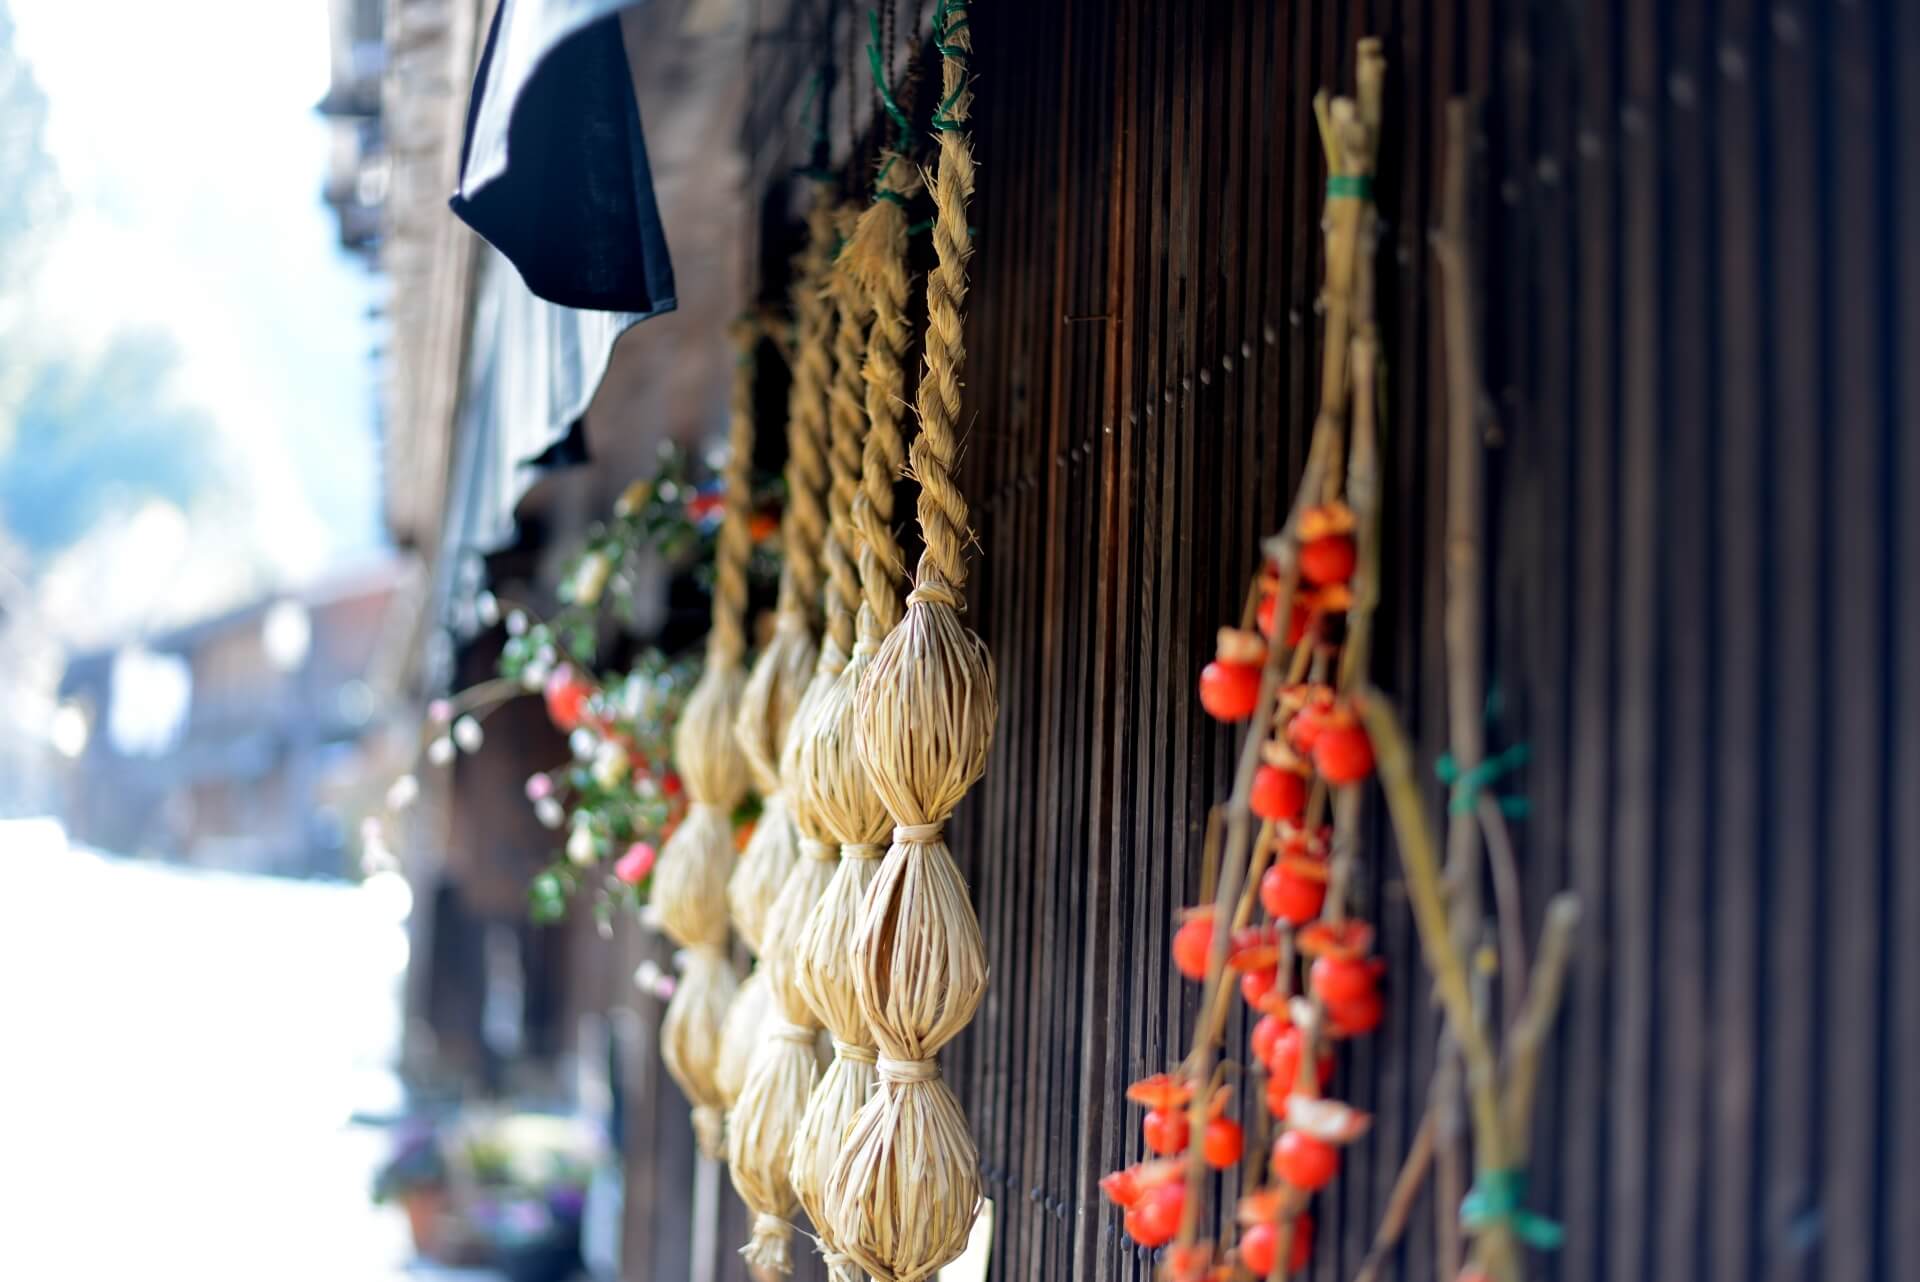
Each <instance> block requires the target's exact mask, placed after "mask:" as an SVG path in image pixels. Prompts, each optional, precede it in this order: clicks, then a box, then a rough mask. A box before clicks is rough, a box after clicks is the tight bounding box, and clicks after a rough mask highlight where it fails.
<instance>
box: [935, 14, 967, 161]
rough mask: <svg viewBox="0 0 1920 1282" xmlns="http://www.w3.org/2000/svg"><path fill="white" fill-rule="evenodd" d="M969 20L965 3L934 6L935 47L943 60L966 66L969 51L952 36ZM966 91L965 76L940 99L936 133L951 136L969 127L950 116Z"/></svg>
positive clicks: (936, 115)
mask: <svg viewBox="0 0 1920 1282" xmlns="http://www.w3.org/2000/svg"><path fill="white" fill-rule="evenodd" d="M956 10H957V11H959V14H960V17H959V19H958V20H955V19H954V16H953V15H954V13H955V11H956ZM967 21H968V19H967V16H966V5H965V4H964V3H963V0H939V3H938V4H936V5H935V6H934V7H933V47H934V48H935V49H936V50H938V51H939V53H940V56H941V57H942V58H953V59H956V60H958V61H959V62H960V64H961V65H962V67H964V66H965V65H966V63H967V51H966V50H965V49H962V48H960V47H959V46H958V45H955V44H953V43H951V40H952V36H953V33H954V32H956V31H959V30H960V29H961V28H963V27H965V26H966V25H967ZM966 92H967V83H966V77H964V76H962V77H961V80H960V87H959V88H957V89H955V90H954V91H953V92H952V93H950V94H948V95H947V96H946V97H945V98H944V99H942V100H941V102H940V105H939V106H938V107H936V108H934V111H933V128H934V132H936V133H952V132H954V131H956V130H959V129H964V128H966V125H965V123H964V122H962V121H958V120H955V119H954V118H953V117H951V116H949V115H948V114H947V113H948V112H950V111H952V110H953V108H954V106H955V105H956V104H958V103H959V101H960V99H961V97H962V96H964V95H965V94H966Z"/></svg>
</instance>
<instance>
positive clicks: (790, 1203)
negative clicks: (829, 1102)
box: [727, 204, 857, 1273]
mask: <svg viewBox="0 0 1920 1282" xmlns="http://www.w3.org/2000/svg"><path fill="white" fill-rule="evenodd" d="M808 223H809V230H810V242H811V243H810V248H813V247H814V246H818V247H819V249H820V256H819V257H818V258H817V259H815V260H814V261H813V264H812V265H813V266H815V267H816V268H818V272H817V274H816V275H815V276H814V277H813V278H812V280H811V281H810V282H809V283H808V285H807V286H806V290H807V294H810V295H811V297H810V298H809V297H807V296H806V295H803V296H802V301H803V302H804V303H806V304H807V305H808V306H810V307H815V308H819V309H820V310H821V311H822V312H825V313H826V314H827V320H826V322H825V323H824V324H820V325H818V326H817V327H816V329H815V330H814V332H813V333H812V334H811V335H810V336H809V339H808V341H806V343H805V348H806V350H804V351H803V352H802V354H801V356H800V357H799V358H798V360H799V368H798V369H797V370H796V375H795V380H796V383H797V382H799V381H800V375H801V372H802V371H805V372H806V382H807V384H808V389H809V391H810V392H811V393H812V394H813V395H814V397H815V398H816V399H815V400H814V401H813V403H812V404H810V405H809V406H807V407H805V410H806V413H805V414H804V415H802V414H801V413H799V412H798V407H797V409H796V413H795V415H794V418H793V422H794V424H795V428H796V431H795V433H794V438H795V452H796V453H798V452H800V450H802V449H804V450H805V451H806V452H807V453H808V455H809V457H810V460H811V462H810V464H809V465H808V466H809V467H810V468H818V467H823V466H824V460H825V459H826V457H827V451H826V450H825V449H823V446H824V444H825V442H824V441H823V439H822V437H821V435H820V433H819V429H820V428H821V427H822V426H823V425H824V423H825V422H826V421H827V418H828V417H829V416H830V415H831V414H832V413H833V410H832V409H830V408H829V407H830V406H833V405H836V404H837V402H836V401H835V400H834V399H833V384H834V371H833V362H832V361H831V360H830V359H829V357H828V352H829V350H831V346H832V344H831V331H832V329H833V324H832V321H833V319H834V317H833V313H832V311H831V309H828V308H827V307H826V300H825V298H824V294H825V292H826V284H827V277H826V272H827V269H828V262H827V254H826V248H827V246H828V245H829V244H830V243H831V242H830V238H831V237H832V236H833V231H834V229H833V222H832V215H831V214H830V213H829V211H828V210H827V209H826V208H825V206H824V204H816V206H815V207H814V209H813V211H812V212H811V213H810V215H809V217H808ZM815 319H816V320H817V319H818V316H817V315H816V317H815ZM802 425H806V426H808V427H809V428H810V429H811V430H810V432H809V433H808V436H809V439H808V440H807V442H806V444H805V446H801V445H800V444H799V441H800V438H801V433H800V432H799V430H798V429H799V428H800V427H801V426H802ZM839 492H841V491H840V490H839V489H838V488H836V489H835V490H834V491H832V492H830V496H829V497H830V498H831V497H833V495H834V494H837V493H839ZM816 494H817V487H816ZM814 507H815V509H816V511H817V509H818V499H817V497H816V498H815V500H814ZM802 524H804V522H803V523H802ZM820 528H821V529H822V532H823V534H824V542H823V543H822V545H821V561H823V562H825V563H826V564H827V566H828V567H829V570H830V573H831V578H829V579H828V580H827V582H826V589H827V591H826V605H827V628H826V634H825V636H824V637H823V638H822V642H821V645H820V649H819V652H818V657H817V659H816V660H815V663H814V668H813V675H812V677H811V678H810V679H809V680H808V682H807V685H806V689H805V692H804V693H802V694H801V696H800V699H799V703H798V705H797V706H796V707H795V709H794V712H793V716H792V719H791V721H790V722H789V723H788V725H787V733H786V742H785V744H784V746H783V749H782V752H781V756H780V776H779V777H780V786H781V789H782V791H783V792H784V793H785V794H786V798H787V809H788V813H789V814H790V815H791V816H792V819H793V823H794V826H795V828H796V829H797V830H798V832H799V835H800V858H799V860H798V861H797V862H796V863H795V864H794V865H793V867H792V869H791V871H789V872H788V874H787V877H786V880H785V881H784V882H783V883H782V884H781V887H780V892H779V894H778V895H777V896H776V897H775V899H774V901H773V904H772V906H771V907H770V908H769V909H768V911H767V913H766V918H765V922H764V925H763V926H762V930H761V940H760V963H761V965H762V967H764V968H765V969H766V971H767V983H768V987H769V988H770V989H771V990H772V995H773V1002H772V1005H773V1011H772V1015H773V1018H772V1021H771V1022H770V1024H769V1025H768V1028H767V1031H766V1032H765V1033H764V1034H763V1037H762V1040H761V1041H760V1044H759V1045H758V1046H756V1047H755V1048H754V1050H753V1052H752V1057H751V1058H750V1059H749V1061H748V1064H747V1076H746V1081H745V1082H744V1083H743V1084H742V1086H741V1088H740V1096H739V1098H738V1099H737V1100H735V1101H734V1105H733V1111H732V1113H731V1114H730V1118H731V1125H730V1126H729V1128H728V1135H727V1161H728V1164H729V1166H730V1167H731V1168H732V1171H733V1186H734V1188H735V1189H736V1190H738V1191H739V1193H740V1197H741V1199H742V1200H743V1201H745V1202H746V1204H747V1205H748V1206H749V1207H750V1208H752V1210H753V1211H754V1221H753V1233H752V1237H751V1239H750V1240H749V1241H748V1243H747V1244H746V1245H745V1246H744V1247H742V1248H741V1250H740V1253H741V1255H743V1256H744V1257H746V1260H747V1263H748V1264H749V1265H750V1266H751V1267H753V1268H755V1269H761V1270H765V1271H768V1272H773V1273H788V1272H791V1271H792V1269H793V1256H792V1247H791V1238H792V1233H793V1229H792V1226H791V1225H790V1224H789V1223H788V1222H787V1218H788V1217H789V1216H791V1215H792V1214H793V1212H794V1210H795V1209H796V1207H797V1206H798V1200H797V1198H796V1196H795V1193H794V1189H793V1182H792V1179H791V1178H790V1176H789V1166H790V1164H791V1159H792V1153H793V1137H794V1133H795V1132H796V1131H797V1130H798V1129H799V1125H800V1119H801V1117H802V1116H803V1115H804V1114H805V1112H806V1108H807V1098H808V1096H809V1095H811V1094H812V1092H813V1088H814V1085H815V1083H817V1082H818V1081H819V1079H820V1061H819V1059H818V1057H817V1056H816V1054H815V1049H814V1040H813V1039H814V1035H815V1032H816V1030H818V1028H819V1027H820V1025H819V1021H818V1020H817V1019H815V1017H814V1015H813V1012H812V1010H811V1009H810V1008H809V1007H808V1006H807V1003H806V1001H805V999H804V998H802V997H801V995H800V993H799V991H798V989H797V988H796V987H795V985H794V983H793V980H792V971H791V967H790V966H789V965H788V964H787V955H788V953H789V952H790V951H791V949H792V945H793V939H794V936H795V935H796V934H797V933H798V931H799V928H800V926H801V924H802V923H803V922H804V921H805V920H806V916H807V913H808V911H809V910H811V908H812V907H813V904H814V902H815V901H816V900H818V899H819V897H820V895H821V894H822V893H823V892H824V891H825V890H826V888H827V885H828V883H829V882H831V881H832V879H833V869H834V863H835V862H836V861H837V859H838V857H839V856H838V850H837V849H836V847H835V846H834V845H833V844H831V843H829V842H827V841H826V840H824V839H823V837H822V835H821V831H820V826H819V823H818V820H817V819H816V818H815V816H814V815H813V814H812V812H811V811H809V810H808V809H807V808H806V807H805V806H804V805H803V804H802V802H801V798H800V797H799V795H798V794H797V792H796V790H795V787H794V783H795V776H794V770H795V746H796V745H797V744H799V743H801V742H803V741H804V740H805V738H806V735H807V726H808V725H809V723H810V721H811V718H812V712H813V708H814V707H815V705H817V704H818V703H819V701H820V697H821V693H822V691H823V690H824V689H825V687H826V686H827V685H830V684H831V683H832V681H833V679H834V677H836V676H837V675H838V674H839V672H840V669H841V668H842V667H844V666H845V665H846V647H845V646H844V645H843V644H842V641H841V640H840V637H841V635H842V634H845V635H846V636H847V637H848V639H849V640H850V637H851V631H852V629H851V627H850V626H848V624H847V623H844V622H839V621H837V620H836V615H844V614H846V613H847V612H848V611H849V610H850V609H851V605H850V604H849V603H848V602H849V596H848V589H849V586H850V584H849V576H848V575H847V574H845V573H843V572H841V571H840V570H839V569H838V568H837V567H836V565H835V563H836V562H842V563H844V562H845V559H846V558H845V554H844V553H843V552H841V551H840V550H839V549H838V547H837V546H836V540H835V539H834V535H833V531H832V529H831V528H830V527H828V526H827V525H826V524H825V522H824V520H823V521H822V523H821V527H820ZM797 577H798V576H796V578H797ZM854 595H855V596H857V586H856V590H855V593H854ZM811 604H812V600H811V599H809V600H808V605H809V606H811Z"/></svg>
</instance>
